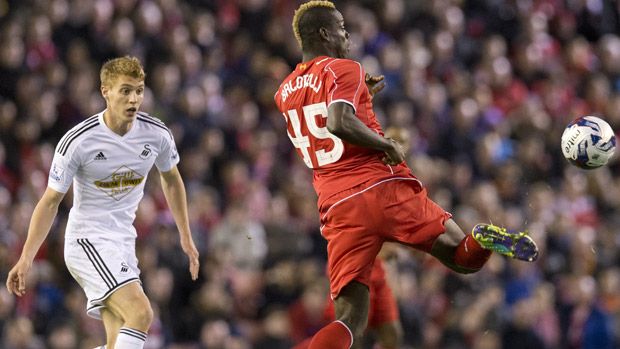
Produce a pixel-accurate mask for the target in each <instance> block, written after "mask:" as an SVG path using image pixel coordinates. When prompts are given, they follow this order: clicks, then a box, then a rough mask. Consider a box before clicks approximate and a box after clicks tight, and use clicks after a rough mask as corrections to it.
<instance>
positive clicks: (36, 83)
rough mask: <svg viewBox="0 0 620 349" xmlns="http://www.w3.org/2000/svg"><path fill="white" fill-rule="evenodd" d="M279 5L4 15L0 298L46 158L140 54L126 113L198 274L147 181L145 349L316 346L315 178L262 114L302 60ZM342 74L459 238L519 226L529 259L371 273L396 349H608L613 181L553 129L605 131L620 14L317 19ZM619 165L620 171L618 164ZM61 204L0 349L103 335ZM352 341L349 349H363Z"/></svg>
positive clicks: (618, 97)
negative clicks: (349, 76)
mask: <svg viewBox="0 0 620 349" xmlns="http://www.w3.org/2000/svg"><path fill="white" fill-rule="evenodd" d="M299 3H300V1H294V0H235V1H232V0H231V1H227V0H97V1H90V0H0V42H1V45H0V278H1V279H2V283H4V281H5V280H6V275H7V272H8V270H9V268H10V267H11V266H12V265H13V263H14V262H15V261H16V259H17V258H18V257H19V253H20V251H21V247H22V245H23V242H24V240H25V237H26V232H27V225H28V222H29V218H30V215H31V214H32V211H33V208H34V205H35V203H36V202H37V201H38V199H39V198H40V196H41V194H42V193H43V191H44V189H45V187H46V182H47V173H48V169H49V165H50V162H51V158H52V155H53V152H54V147H55V145H56V142H57V141H58V140H59V138H60V137H61V136H62V135H63V134H64V132H66V131H67V130H68V129H69V128H70V127H72V126H73V125H74V124H76V123H78V122H79V121H81V120H83V119H85V118H86V117H88V116H90V115H93V114H95V113H97V112H99V111H101V110H102V109H103V108H104V106H105V104H104V100H103V98H102V97H101V96H100V92H99V77H98V72H99V68H100V66H101V64H102V63H103V62H104V61H105V60H107V59H109V58H112V57H115V56H121V55H127V54H129V55H135V56H137V57H139V58H140V59H141V60H142V61H143V63H144V64H145V68H146V73H147V78H146V84H147V90H146V97H145V101H144V104H143V107H142V110H143V111H146V112H149V113H150V114H151V115H153V116H156V117H158V118H160V119H162V120H163V121H164V122H166V124H167V125H168V126H169V127H170V129H171V130H172V132H173V134H174V136H175V139H176V142H177V144H178V148H179V152H180V155H181V163H180V165H179V166H180V169H181V172H182V174H183V176H184V180H185V184H186V186H187V189H188V196H189V197H188V199H189V207H190V219H191V226H192V229H193V234H194V235H195V239H196V241H197V244H198V247H199V249H200V251H201V259H202V267H201V277H200V278H199V280H198V281H196V282H192V281H191V279H190V275H189V272H188V265H187V261H186V257H185V256H184V254H183V253H182V251H181V249H180V247H179V244H178V237H177V232H176V230H175V227H174V223H173V220H172V218H171V215H170V213H169V212H168V210H167V208H166V204H165V199H164V198H163V194H162V192H161V189H160V188H159V179H158V176H157V175H156V173H152V174H151V176H150V179H149V181H148V182H147V188H146V192H145V196H144V199H143V201H142V203H141V205H140V208H139V211H138V215H137V219H136V222H135V224H136V227H137V230H138V233H139V237H138V243H137V253H138V257H139V260H140V268H141V270H142V281H143V285H144V288H145V290H146V292H147V295H148V296H149V297H150V299H151V302H152V305H153V308H154V310H155V314H156V319H155V321H154V324H153V326H152V329H151V331H150V332H149V337H148V341H147V343H146V348H149V349H152V348H170V349H198V348H201V349H250V348H256V349H280V348H290V347H291V346H292V345H293V344H295V343H297V342H298V341H300V340H301V339H303V338H305V337H307V336H309V335H311V334H312V333H313V332H314V331H316V330H317V329H318V328H320V327H321V326H322V323H323V321H324V319H323V310H322V309H323V306H324V304H325V302H326V301H327V281H326V278H325V276H324V270H325V257H326V253H325V243H324V242H323V240H322V238H321V236H320V234H319V224H318V223H319V221H318V216H317V213H316V196H315V194H314V191H313V188H312V185H311V171H310V170H308V169H307V168H306V167H305V165H304V164H303V163H302V161H300V160H299V159H297V157H296V154H295V153H294V148H293V146H292V145H291V144H290V141H289V139H288V137H287V135H286V133H285V129H284V127H285V126H284V125H285V124H284V121H283V118H282V116H281V115H280V114H279V113H278V112H277V110H276V108H275V106H274V103H273V95H274V93H275V91H276V89H277V86H278V85H279V82H280V81H281V80H282V79H283V78H284V77H285V76H286V75H287V74H288V73H289V72H290V71H291V69H293V67H294V66H295V64H296V63H298V62H299V60H300V58H301V53H300V50H299V49H298V47H297V44H296V42H295V39H294V37H293V34H292V30H291V20H292V15H293V12H294V10H295V8H297V6H298V5H299ZM336 5H337V7H338V8H339V9H340V10H341V12H343V14H344V17H345V19H347V23H346V25H347V29H348V31H349V32H350V34H351V41H352V45H351V52H350V55H351V58H354V59H357V60H359V61H361V62H362V64H363V65H364V67H365V68H366V70H367V71H368V72H370V73H372V74H384V75H385V77H386V82H387V87H386V89H385V90H384V91H382V92H381V93H380V94H379V95H377V96H376V97H375V100H374V105H375V110H376V112H377V115H378V117H379V118H380V120H381V122H382V124H383V125H384V126H390V127H393V128H395V129H396V130H398V131H399V132H402V133H403V134H407V135H408V136H409V137H408V146H409V148H410V153H409V159H408V161H409V163H410V164H411V166H412V168H413V170H414V173H415V174H416V175H417V176H418V177H419V178H420V179H421V180H422V182H423V183H424V184H425V185H426V186H427V188H428V190H429V193H430V195H431V197H432V198H433V199H434V200H435V201H437V202H438V203H440V204H441V205H442V206H443V207H444V208H445V209H446V210H448V211H450V212H452V213H453V214H454V216H455V220H456V221H457V223H459V224H460V225H461V226H462V227H464V228H465V229H468V228H469V227H472V226H473V225H474V224H476V223H478V222H493V223H495V224H501V225H505V226H507V227H508V228H511V229H528V230H529V231H530V232H531V234H532V236H533V237H534V238H535V240H536V241H537V242H538V244H539V248H540V252H541V253H540V258H539V260H538V261H537V262H535V263H523V262H515V261H511V260H507V259H505V258H501V257H498V256H493V257H492V258H491V260H490V261H489V263H488V264H487V266H485V268H484V269H483V271H481V272H479V273H477V274H472V275H466V276H463V275H457V274H455V273H452V272H449V271H448V270H447V269H446V268H444V267H443V266H441V265H439V264H438V263H437V262H436V261H434V260H433V259H432V258H430V257H428V256H426V255H423V254H420V253H417V252H413V251H410V250H405V249H394V250H392V251H391V253H389V254H388V255H387V257H386V259H387V267H388V274H389V281H390V283H391V284H392V287H393V290H394V293H395V295H396V297H397V299H398V301H399V308H400V314H401V318H402V322H403V327H404V329H405V331H404V332H405V338H404V344H403V348H420V349H435V348H442V349H444V348H450V349H461V348H474V349H496V348H503V349H511V348H528V349H537V348H548V349H555V348H558V349H559V348H568V349H577V348H588V349H589V348H592V349H594V348H596V349H607V348H609V349H611V348H617V347H619V346H620V228H619V227H620V215H619V214H618V212H619V210H620V162H619V161H617V160H614V161H612V163H610V164H609V165H608V166H607V167H604V168H600V169H597V170H594V171H583V170H579V169H577V168H575V167H572V166H570V165H569V164H568V163H567V162H566V161H565V160H564V159H563V157H562V154H561V151H560V146H559V141H560V135H561V133H562V131H563V129H564V127H565V125H566V124H567V123H568V122H569V121H570V120H572V119H573V118H575V117H577V116H580V115H588V114H589V115H599V116H602V117H603V118H605V119H606V120H607V121H608V122H609V123H610V124H611V126H612V127H613V128H614V129H615V130H620V37H619V36H618V33H620V3H618V2H616V1H613V0H504V1H502V0H476V1H474V0H470V1H466V0H433V1H406V0H380V1H375V0H359V1H353V0H351V1H345V0H343V1H336ZM616 158H617V157H616ZM71 200H72V198H71V195H68V196H67V198H66V200H65V201H64V203H63V205H62V207H61V212H60V214H59V218H58V219H57V221H56V222H55V224H54V226H53V227H52V230H51V232H50V235H49V236H48V238H47V240H46V243H45V245H44V247H43V248H42V249H41V251H40V253H39V254H38V256H37V259H36V261H35V264H34V266H33V270H32V272H31V275H30V279H29V280H28V289H29V292H28V293H27V295H26V296H25V297H22V298H16V297H14V296H11V295H9V294H8V292H7V290H6V288H5V287H2V288H0V347H1V348H5V349H39V348H50V349H76V348H87V349H90V348H93V347H95V346H98V345H101V344H103V342H104V338H105V337H104V331H103V326H102V324H101V323H100V322H99V321H96V320H92V319H89V318H88V317H87V316H86V314H85V304H86V300H85V296H84V294H83V292H82V290H81V289H80V288H79V287H78V285H77V284H76V282H75V281H74V280H73V279H72V278H71V276H70V275H69V273H68V272H67V271H66V269H65V266H64V261H63V253H62V249H63V231H64V227H65V224H66V219H67V213H68V211H69V209H70V207H71V202H72V201H71ZM370 347H371V344H368V348H370Z"/></svg>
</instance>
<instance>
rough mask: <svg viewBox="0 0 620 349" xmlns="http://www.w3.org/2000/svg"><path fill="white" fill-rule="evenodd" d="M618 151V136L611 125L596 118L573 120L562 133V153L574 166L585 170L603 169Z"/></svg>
mask: <svg viewBox="0 0 620 349" xmlns="http://www.w3.org/2000/svg"><path fill="white" fill-rule="evenodd" d="M615 150H616V136H615V135H614V131H613V130H612V128H611V126H609V124H608V123H607V122H606V121H605V120H603V119H601V118H597V117H596V116H582V117H579V118H577V119H575V120H573V121H572V122H571V123H570V124H568V126H566V129H565V130H564V133H562V153H563V154H564V157H565V158H566V159H567V160H568V161H569V162H570V163H571V164H573V165H575V166H577V167H580V168H583V169H587V170H590V169H594V168H597V167H601V166H603V165H605V164H607V162H608V161H609V158H611V156H612V155H613V154H614V151H615Z"/></svg>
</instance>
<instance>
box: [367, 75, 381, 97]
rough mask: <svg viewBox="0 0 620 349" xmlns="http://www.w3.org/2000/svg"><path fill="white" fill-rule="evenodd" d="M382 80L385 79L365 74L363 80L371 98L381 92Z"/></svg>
mask: <svg viewBox="0 0 620 349" xmlns="http://www.w3.org/2000/svg"><path fill="white" fill-rule="evenodd" d="M383 79H385V76H383V75H378V76H372V75H370V74H368V73H366V77H365V78H364V80H365V82H366V86H368V92H370V95H371V96H374V95H376V94H377V93H379V92H380V91H381V90H383V88H384V87H385V81H383Z"/></svg>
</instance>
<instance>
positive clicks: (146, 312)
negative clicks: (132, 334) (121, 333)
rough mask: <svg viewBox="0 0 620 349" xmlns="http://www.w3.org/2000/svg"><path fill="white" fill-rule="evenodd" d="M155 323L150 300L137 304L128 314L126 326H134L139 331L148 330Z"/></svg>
mask: <svg viewBox="0 0 620 349" xmlns="http://www.w3.org/2000/svg"><path fill="white" fill-rule="evenodd" d="M152 322H153V308H151V304H150V303H149V301H148V299H146V300H145V301H143V302H140V303H139V304H136V305H135V306H134V307H133V309H131V310H130V312H129V314H128V318H127V321H125V324H127V325H129V324H134V326H136V327H138V329H143V330H146V329H148V328H149V327H150V326H151V323H152Z"/></svg>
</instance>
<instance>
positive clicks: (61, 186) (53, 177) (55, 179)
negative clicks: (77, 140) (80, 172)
mask: <svg viewBox="0 0 620 349" xmlns="http://www.w3.org/2000/svg"><path fill="white" fill-rule="evenodd" d="M58 148H60V144H59V145H58ZM76 149H77V147H69V149H68V150H66V151H65V152H64V155H63V154H62V153H61V151H60V149H56V151H55V152H54V159H53V160H52V166H51V167H50V172H49V176H48V179H47V186H48V187H50V188H52V189H54V190H56V191H57V192H60V193H66V192H67V191H68V190H69V188H70V187H71V183H73V176H75V173H76V172H77V169H78V167H79V156H78V154H76V152H75V150H76Z"/></svg>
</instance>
